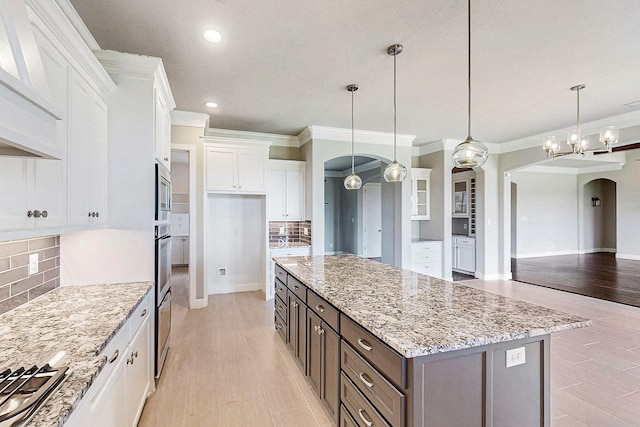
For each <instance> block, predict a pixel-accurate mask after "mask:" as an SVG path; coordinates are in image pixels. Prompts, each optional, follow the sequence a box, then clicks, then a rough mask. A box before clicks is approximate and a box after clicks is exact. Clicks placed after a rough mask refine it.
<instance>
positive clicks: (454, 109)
mask: <svg viewBox="0 0 640 427" xmlns="http://www.w3.org/2000/svg"><path fill="white" fill-rule="evenodd" d="M71 3H72V4H73V6H74V7H75V8H76V10H77V11H78V13H79V14H80V16H81V17H82V19H83V20H84V22H85V23H86V25H87V27H88V28H89V30H90V31H91V33H92V34H93V36H94V37H95V39H96V40H97V42H98V43H99V44H100V46H101V48H102V49H114V50H118V51H124V52H131V53H138V54H144V55H152V56H158V57H161V58H163V60H164V64H165V68H166V70H167V75H168V76H169V82H170V84H171V88H172V91H173V94H174V97H175V100H176V103H177V108H178V109H180V110H187V111H194V112H207V113H211V124H210V125H211V127H217V128H225V129H237V130H247V131H257V132H270V133H281V134H288V135H297V134H298V133H299V132H300V131H301V130H302V129H303V128H304V127H306V126H308V125H312V124H314V125H321V126H334V127H343V128H350V127H351V115H350V109H351V98H350V93H349V92H347V91H346V89H345V86H346V85H347V84H349V83H357V84H358V85H359V86H360V90H358V91H357V92H356V93H355V126H356V128H358V129H367V130H375V131H386V132H390V131H392V130H393V97H392V90H393V74H392V73H393V59H392V57H390V56H388V55H387V54H386V48H387V46H389V45H390V44H393V43H401V44H403V45H404V47H405V51H404V52H403V53H402V54H401V55H399V56H398V57H397V62H398V64H397V66H398V132H399V133H404V134H414V135H417V137H416V141H415V143H416V144H421V143H426V142H429V141H434V140H437V139H441V138H458V139H463V138H464V137H465V136H466V112H467V110H466V108H467V105H466V101H467V98H466V95H467V88H466V55H467V47H466V37H467V29H466V22H467V21H466V10H467V8H466V4H467V3H466V1H464V0H453V1H452V0H436V1H425V0H395V1H392V0H377V1H371V0H343V1H332V2H326V1H311V0H271V1H256V0H217V1H213V0H188V1H187V0H135V1H121V0H71ZM472 14H473V15H472V19H473V30H472V37H473V38H472V49H473V50H472V52H473V57H472V67H473V71H472V79H473V100H472V108H473V117H472V131H471V133H472V135H473V136H474V137H475V138H476V139H479V140H482V141H485V142H494V143H500V142H505V141H510V140H513V139H517V138H522V137H525V136H529V135H534V134H538V133H544V132H547V131H549V130H553V129H558V128H563V127H567V126H570V125H571V124H572V123H573V122H574V120H575V94H574V93H573V92H571V91H570V90H569V88H570V87H571V86H573V85H575V84H578V83H585V84H586V85H587V88H586V89H585V90H584V91H583V92H581V107H582V118H583V121H590V120H595V119H600V118H604V117H609V116H614V115H618V114H622V113H626V112H629V111H631V108H630V107H627V106H624V104H626V103H630V102H633V101H638V100H640V79H639V78H638V75H640V42H639V41H640V25H638V21H637V17H638V16H640V1H638V0H607V1H602V0H562V1H558V0H536V1H515V0H483V1H474V2H473V3H472ZM207 28H216V29H218V30H219V31H221V32H222V34H223V37H224V39H223V41H222V42H221V43H219V44H215V45H214V44H210V43H208V42H206V41H205V40H204V39H203V38H202V32H203V30H205V29H207ZM209 100H211V101H215V102H217V103H218V104H219V105H220V107H219V108H217V109H215V110H208V109H207V108H206V107H204V105H203V104H204V102H205V101H209ZM635 108H638V107H635Z"/></svg>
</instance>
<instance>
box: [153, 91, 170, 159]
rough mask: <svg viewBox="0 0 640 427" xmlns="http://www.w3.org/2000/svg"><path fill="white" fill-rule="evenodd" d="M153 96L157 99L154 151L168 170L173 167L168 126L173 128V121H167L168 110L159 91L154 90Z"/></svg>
mask: <svg viewBox="0 0 640 427" xmlns="http://www.w3.org/2000/svg"><path fill="white" fill-rule="evenodd" d="M153 94H154V99H155V108H154V109H155V114H154V116H155V117H154V120H155V127H154V129H155V132H154V151H155V157H156V160H157V161H158V162H159V163H160V164H161V165H163V166H164V167H165V168H166V169H167V170H169V169H170V167H171V158H170V156H171V139H170V138H171V137H170V133H171V130H170V129H169V132H167V124H168V125H169V127H171V119H170V118H169V119H167V116H168V114H169V111H168V108H167V106H166V104H165V102H164V99H162V97H161V96H160V95H159V94H158V89H157V88H156V87H154V88H153Z"/></svg>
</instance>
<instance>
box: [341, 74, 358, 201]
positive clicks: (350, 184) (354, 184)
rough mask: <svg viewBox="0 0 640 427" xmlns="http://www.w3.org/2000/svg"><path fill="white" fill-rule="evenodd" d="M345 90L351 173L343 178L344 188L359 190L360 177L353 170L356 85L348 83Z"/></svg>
mask: <svg viewBox="0 0 640 427" xmlns="http://www.w3.org/2000/svg"><path fill="white" fill-rule="evenodd" d="M347 90H348V91H349V92H351V174H350V175H349V176H347V177H346V178H345V179H344V188H346V189H347V190H359V189H360V187H362V179H360V177H359V176H358V175H356V170H355V144H356V143H355V138H354V133H355V132H354V127H353V92H355V91H357V90H358V85H356V84H350V85H349V86H347Z"/></svg>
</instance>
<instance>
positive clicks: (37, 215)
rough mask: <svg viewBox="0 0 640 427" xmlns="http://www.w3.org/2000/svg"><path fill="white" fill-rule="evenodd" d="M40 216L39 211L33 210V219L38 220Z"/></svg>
mask: <svg viewBox="0 0 640 427" xmlns="http://www.w3.org/2000/svg"><path fill="white" fill-rule="evenodd" d="M41 216H42V212H40V211H39V210H37V209H36V210H35V211H33V217H34V218H40V217H41Z"/></svg>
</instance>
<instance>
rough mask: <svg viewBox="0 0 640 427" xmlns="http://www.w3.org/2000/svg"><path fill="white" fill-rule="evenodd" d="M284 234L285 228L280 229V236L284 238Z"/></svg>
mask: <svg viewBox="0 0 640 427" xmlns="http://www.w3.org/2000/svg"><path fill="white" fill-rule="evenodd" d="M283 234H284V227H280V235H281V236H282V235H283Z"/></svg>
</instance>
